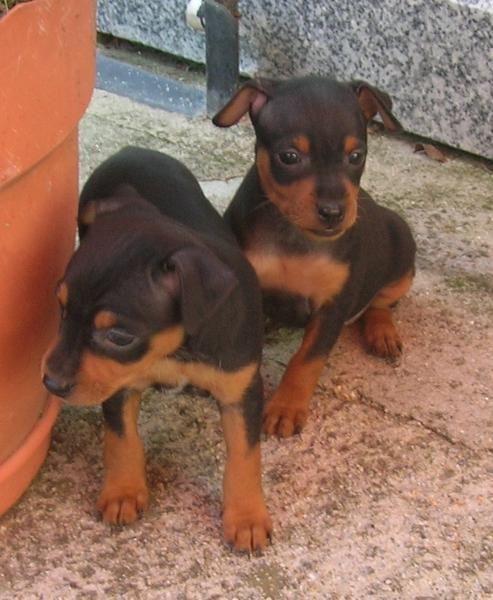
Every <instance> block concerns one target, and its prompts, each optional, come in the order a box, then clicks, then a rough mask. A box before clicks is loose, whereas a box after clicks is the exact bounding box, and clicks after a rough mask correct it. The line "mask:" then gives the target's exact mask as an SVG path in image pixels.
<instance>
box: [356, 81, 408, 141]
mask: <svg viewBox="0 0 493 600" xmlns="http://www.w3.org/2000/svg"><path fill="white" fill-rule="evenodd" d="M351 87H352V88H353V90H354V92H355V94H356V96H358V102H359V105H360V107H361V110H362V112H363V114H364V115H365V118H366V120H367V121H371V119H373V118H374V117H375V115H377V114H378V115H380V118H381V119H382V122H383V124H384V126H385V128H386V129H388V130H389V131H402V125H401V124H400V123H399V121H398V120H397V119H396V117H395V116H394V115H393V114H392V100H391V98H390V96H389V95H388V94H387V93H386V92H384V91H383V90H380V89H378V88H377V87H374V86H371V85H370V84H369V83H366V81H352V82H351Z"/></svg>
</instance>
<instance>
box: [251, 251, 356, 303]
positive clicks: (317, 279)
mask: <svg viewBox="0 0 493 600" xmlns="http://www.w3.org/2000/svg"><path fill="white" fill-rule="evenodd" d="M246 256H247V258H248V260H249V261H250V263H251V264H252V266H253V268H254V269H255V272H256V273H257V277H258V279H259V281H260V285H261V287H262V288H263V289H274V290H282V291H287V292H292V293H294V294H300V295H301V296H304V297H305V298H309V299H310V300H312V302H313V303H314V304H315V306H316V307H317V308H318V307H320V306H322V305H323V304H325V303H326V302H328V301H330V300H332V299H333V298H335V297H336V296H337V295H338V294H339V293H340V292H341V290H342V288H343V287H344V285H345V283H346V281H347V280H348V277H349V267H348V265H347V264H345V263H341V262H338V261H336V260H334V259H333V258H331V257H330V256H328V255H323V254H320V255H313V254H311V255H308V256H286V255H282V254H265V253H264V252H258V253H257V252H255V250H252V251H250V250H246Z"/></svg>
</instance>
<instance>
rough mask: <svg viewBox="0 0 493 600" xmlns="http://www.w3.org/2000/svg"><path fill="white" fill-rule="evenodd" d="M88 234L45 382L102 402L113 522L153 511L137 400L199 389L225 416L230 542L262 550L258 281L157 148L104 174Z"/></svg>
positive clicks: (89, 188) (83, 229)
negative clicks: (170, 390) (151, 391)
mask: <svg viewBox="0 0 493 600" xmlns="http://www.w3.org/2000/svg"><path fill="white" fill-rule="evenodd" d="M79 224H80V225H79V227H80V229H79V231H80V235H81V243H80V246H79V248H78V250H77V251H76V252H75V254H74V256H73V257H72V259H71V261H70V263H69V265H68V267H67V270H66V272H65V275H64V277H63V279H62V281H61V282H60V284H59V286H58V293H57V295H58V300H59V302H60V307H61V325H60V330H59V334H58V338H57V339H56V341H55V343H54V345H53V347H52V348H51V349H50V350H49V351H48V352H47V354H46V357H45V360H44V378H43V381H44V384H45V385H46V387H47V388H48V390H49V391H50V392H52V393H53V394H56V395H57V396H60V397H61V398H64V399H65V400H66V401H67V402H69V403H70V404H76V405H95V404H101V405H102V408H103V415H104V422H105V434H104V466H105V475H104V485H103V489H102V492H101V495H100V498H99V502H98V508H99V510H100V511H101V513H102V517H103V519H104V520H105V521H107V522H109V523H131V522H132V521H134V520H135V519H136V518H137V516H138V513H139V512H140V511H142V510H144V509H145V508H146V506H147V503H148V489H147V484H146V477H145V464H144V450H143V445H142V442H141V440H140V438H139V434H138V430H137V419H138V413H139V405H140V400H141V393H142V392H143V391H144V390H145V389H146V388H148V387H149V386H152V385H153V384H159V383H162V384H167V385H172V386H176V385H179V384H183V383H186V382H189V383H191V384H193V385H195V386H197V387H200V388H203V389H205V390H208V391H209V392H210V393H211V394H213V395H214V396H215V398H216V399H217V401H218V403H219V408H220V411H221V419H222V425H223V429H224V437H225V440H226V449H227V461H226V467H225V475H224V534H225V538H226V541H227V542H228V543H230V544H231V545H232V546H233V547H234V548H235V549H237V550H240V551H251V550H261V549H262V548H263V547H264V546H265V545H266V544H267V542H268V539H269V536H270V533H271V521H270V518H269V515H268V512H267V509H266V507H265V503H264V498H263V494H262V488H261V469H260V446H259V437H260V432H261V427H262V408H263V390H262V381H261V378H260V375H259V364H260V360H261V351H262V328H263V324H262V305H261V293H260V289H259V287H258V283H257V280H256V277H255V273H254V272H253V270H252V268H251V267H250V265H249V264H248V262H247V261H246V260H245V258H244V257H243V255H242V253H241V251H240V249H239V248H238V245H237V243H236V241H235V239H234V237H233V236H232V235H231V233H230V232H229V230H228V229H227V227H226V225H225V224H224V222H223V220H222V219H221V217H220V216H219V214H218V213H217V212H216V210H215V209H214V208H213V207H212V205H211V204H210V203H209V202H208V200H207V199H206V198H205V196H204V195H203V193H202V191H201V189H200V187H199V184H198V182H197V181H196V179H195V178H194V176H193V175H192V174H191V173H190V172H189V171H188V169H187V168H186V167H185V166H184V165H182V164H181V163H179V162H178V161H176V160H174V159H173V158H171V157H169V156H165V155H164V154H161V153H159V152H155V151H151V150H144V149H140V148H133V147H129V148H125V149H123V150H122V151H120V152H118V153H117V154H116V155H114V156H113V157H111V158H109V159H108V160H107V161H106V162H104V163H103V164H102V165H101V166H100V167H98V168H97V169H96V171H95V172H94V173H93V174H92V175H91V177H90V178H89V180H88V182H87V183H86V185H85V187H84V189H83V191H82V194H81V200H80V211H79Z"/></svg>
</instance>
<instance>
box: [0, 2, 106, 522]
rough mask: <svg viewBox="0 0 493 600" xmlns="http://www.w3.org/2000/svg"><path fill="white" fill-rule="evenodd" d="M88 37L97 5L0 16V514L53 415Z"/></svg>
mask: <svg viewBox="0 0 493 600" xmlns="http://www.w3.org/2000/svg"><path fill="white" fill-rule="evenodd" d="M95 35H96V28H95V0H32V1H31V2H26V3H23V4H19V5H18V6H16V7H15V8H14V9H12V10H11V11H9V12H8V13H7V15H6V16H4V17H2V18H1V19H0V47H1V49H2V52H1V59H0V514H2V513H3V512H5V511H6V510H7V509H8V508H9V507H10V506H11V505H12V504H13V503H14V502H15V501H16V500H17V499H18V498H19V497H20V496H21V495H22V493H23V492H24V491H25V489H26V488H27V487H28V485H29V483H30V482H31V480H32V478H33V477H34V476H35V474H36V473H37V471H38V469H39V467H40V466H41V464H42V463H43V461H44V458H45V456H46V452H47V449H48V445H49V441H50V435H51V429H52V426H53V424H54V422H55V419H56V416H57V413H58V409H59V405H58V402H57V401H56V400H55V399H54V398H51V397H50V396H49V395H48V394H47V392H46V390H45V388H44V387H43V385H42V383H41V377H40V371H41V359H42V356H43V354H44V352H45V351H46V348H47V346H48V344H49V343H50V341H51V339H52V337H53V336H54V333H55V330H56V327H57V320H58V308H57V303H56V300H55V295H54V290H55V287H56V282H57V280H58V279H59V278H60V276H61V275H62V273H63V271H64V268H65V266H66V264H67V261H68V260H69V258H70V256H71V254H72V252H73V248H74V239H75V222H76V211H77V196H78V158H79V157H78V123H79V120H80V118H81V117H82V115H83V113H84V111H85V109H86V107H87V104H88V103H89V100H90V97H91V94H92V90H93V88H94V78H95Z"/></svg>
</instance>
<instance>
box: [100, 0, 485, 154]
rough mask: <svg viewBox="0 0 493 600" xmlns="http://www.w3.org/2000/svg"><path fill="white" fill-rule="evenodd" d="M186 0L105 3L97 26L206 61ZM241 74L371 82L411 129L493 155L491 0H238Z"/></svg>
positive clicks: (108, 0)
mask: <svg viewBox="0 0 493 600" xmlns="http://www.w3.org/2000/svg"><path fill="white" fill-rule="evenodd" d="M185 6H186V0H164V1H162V2H161V3H160V2H158V0H145V1H144V0H99V6H98V27H99V29H100V30H101V31H103V32H106V33H112V34H113V35H116V36H118V37H122V38H125V39H129V40H133V41H138V42H140V43H143V44H146V45H148V46H151V47H153V48H158V49H161V50H164V51H166V52H170V53H172V54H176V55H178V56H183V57H185V58H187V59H191V60H195V61H200V62H203V61H204V56H205V48H204V36H203V34H201V33H197V32H194V31H192V30H190V29H189V28H188V27H187V26H186V23H185ZM240 10H241V14H242V19H241V26H240V36H241V70H242V71H243V72H245V73H247V74H249V75H263V76H273V77H285V76H289V75H297V74H305V73H322V74H331V75H334V76H336V77H338V78H341V79H352V78H358V79H366V80H368V81H370V82H372V83H374V84H376V85H379V86H381V87H382V88H384V89H385V90H386V91H388V92H389V93H390V94H391V96H392V97H393V99H394V101H395V109H396V114H398V116H399V118H400V119H401V121H402V122H403V124H404V126H405V127H406V129H408V130H410V131H413V132H414V133H417V134H420V135H424V136H426V137H430V138H432V139H435V140H437V141H441V142H444V143H446V144H449V145H452V146H456V147H459V148H462V149H464V150H467V151H469V152H473V153H476V154H479V155H482V156H487V157H489V158H493V110H492V98H493V0H363V1H361V2H354V1H353V0H338V1H329V0H304V1H303V2H300V1H299V0H275V1H274V0H240Z"/></svg>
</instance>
